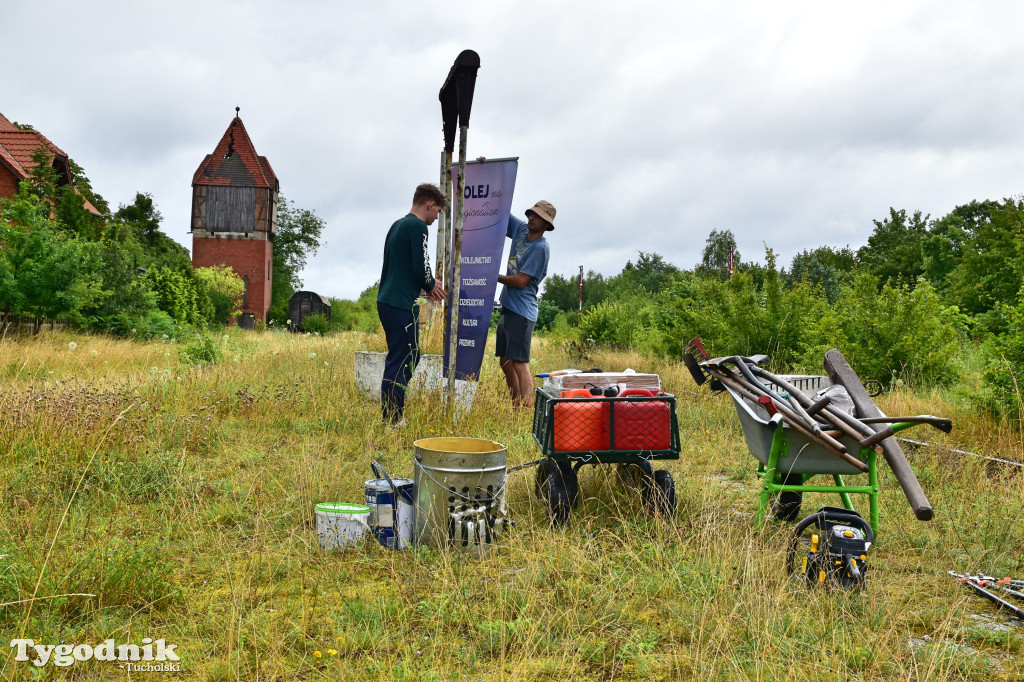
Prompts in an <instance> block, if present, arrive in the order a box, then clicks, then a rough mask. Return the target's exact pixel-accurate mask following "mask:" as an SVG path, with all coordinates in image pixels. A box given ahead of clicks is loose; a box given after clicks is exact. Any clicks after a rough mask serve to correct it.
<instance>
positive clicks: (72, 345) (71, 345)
mask: <svg viewBox="0 0 1024 682" xmlns="http://www.w3.org/2000/svg"><path fill="white" fill-rule="evenodd" d="M76 348H78V344H77V343H75V342H74V341H68V350H74V349H76Z"/></svg>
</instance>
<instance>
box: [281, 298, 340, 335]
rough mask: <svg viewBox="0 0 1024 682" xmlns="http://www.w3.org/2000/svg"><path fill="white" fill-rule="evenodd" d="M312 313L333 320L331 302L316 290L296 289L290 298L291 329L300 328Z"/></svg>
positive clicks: (289, 322) (289, 319)
mask: <svg viewBox="0 0 1024 682" xmlns="http://www.w3.org/2000/svg"><path fill="white" fill-rule="evenodd" d="M310 315H323V316H324V317H326V318H327V321H328V322H330V321H331V302H330V301H329V300H328V299H327V298H326V297H324V296H321V295H320V294H318V293H316V292H315V291H296V292H295V293H294V294H292V297H291V298H290V299H288V325H289V327H288V328H289V329H293V330H295V329H300V328H301V327H302V321H303V320H305V319H306V318H307V317H309V316H310Z"/></svg>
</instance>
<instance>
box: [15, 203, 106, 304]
mask: <svg viewBox="0 0 1024 682" xmlns="http://www.w3.org/2000/svg"><path fill="white" fill-rule="evenodd" d="M48 208H49V206H48V204H46V202H44V201H43V200H42V199H40V198H39V197H37V196H35V195H32V194H29V193H21V194H18V195H16V196H15V197H14V198H12V199H2V200H0V245H2V248H0V308H2V309H4V310H6V311H8V312H19V313H26V314H29V315H37V316H41V317H57V316H59V315H68V316H69V317H71V318H72V319H74V320H76V321H80V320H81V313H80V310H81V308H83V307H85V306H88V305H89V304H90V303H91V302H92V301H93V300H95V298H96V297H97V296H98V295H99V287H100V281H99V278H98V277H97V276H96V275H95V274H94V273H95V271H96V270H97V268H98V264H99V247H98V245H97V244H92V243H87V242H84V241H82V240H80V239H78V238H77V237H75V236H73V235H68V234H67V233H65V232H63V231H62V230H61V229H60V227H59V225H58V224H57V223H55V222H54V221H53V220H51V219H50V218H49V217H48V216H49V210H48Z"/></svg>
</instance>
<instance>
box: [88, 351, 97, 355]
mask: <svg viewBox="0 0 1024 682" xmlns="http://www.w3.org/2000/svg"><path fill="white" fill-rule="evenodd" d="M89 354H90V355H99V353H97V352H96V351H95V350H91V351H89Z"/></svg>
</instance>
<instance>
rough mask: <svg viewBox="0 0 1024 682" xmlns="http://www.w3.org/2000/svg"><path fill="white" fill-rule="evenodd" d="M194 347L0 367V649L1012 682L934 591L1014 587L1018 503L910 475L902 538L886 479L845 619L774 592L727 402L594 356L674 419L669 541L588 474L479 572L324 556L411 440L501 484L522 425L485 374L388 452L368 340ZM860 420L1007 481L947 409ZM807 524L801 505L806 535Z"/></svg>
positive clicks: (1009, 488)
mask: <svg viewBox="0 0 1024 682" xmlns="http://www.w3.org/2000/svg"><path fill="white" fill-rule="evenodd" d="M215 342H216V345H217V346H218V347H219V349H220V351H221V354H222V357H221V360H220V362H219V363H217V364H215V365H212V366H194V365H191V364H189V363H187V362H183V361H182V360H181V358H180V355H181V353H180V351H181V349H182V346H181V345H178V344H174V343H160V342H154V343H149V344H137V343H131V342H127V341H117V340H112V339H109V338H106V337H98V336H85V335H68V334H61V333H53V334H49V335H42V336H40V337H37V338H34V339H23V340H18V341H13V340H10V339H8V340H3V341H0V425H2V428H0V446H2V447H0V452H2V453H3V457H2V459H0V505H2V510H3V511H2V513H0V604H2V605H0V627H2V630H3V632H4V633H5V636H6V640H5V644H6V642H7V641H9V640H12V639H15V638H21V637H28V638H31V639H33V640H35V641H36V642H38V643H47V644H59V643H70V644H76V643H85V644H92V645H95V644H98V643H99V642H102V641H103V640H105V639H111V638H112V639H114V640H116V642H117V643H127V642H133V643H137V644H138V643H141V642H142V640H143V638H153V639H159V638H163V639H165V640H166V641H167V642H168V643H174V644H176V645H177V651H178V653H179V655H180V658H181V662H180V668H181V671H180V672H178V673H163V674H166V675H170V676H176V677H180V678H185V679H211V680H213V679H231V680H235V679H239V680H256V679H260V680H264V679H266V680H269V679H354V680H393V679H394V680H532V679H549V680H613V679H622V680H676V679H691V678H700V679H712V680H719V679H721V680H733V679H756V680H760V679H765V680H769V679H771V680H776V679H787V680H788V679H794V680H795V679H800V680H806V679H864V680H874V679H979V680H980V679H986V680H987V679H1018V678H1024V650H1022V641H1024V639H1022V630H1021V623H1020V622H1019V621H1013V620H1011V619H1008V618H1006V617H1005V616H1002V615H997V614H996V613H995V611H994V608H992V607H991V606H990V605H989V604H988V603H987V602H984V601H982V600H980V599H978V598H976V597H973V596H970V595H969V594H968V593H967V592H966V591H965V590H964V589H963V588H961V587H959V586H958V585H957V584H956V582H955V581H954V580H953V579H951V578H949V577H948V576H946V571H947V570H949V569H953V570H959V571H969V572H986V573H992V574H997V575H1012V576H1014V577H1024V554H1022V547H1024V526H1022V523H1024V513H1022V512H1024V484H1022V477H1021V476H1019V475H1017V476H1014V475H1013V473H1012V472H1010V471H1007V470H1005V469H1003V470H999V469H990V468H987V467H986V466H985V464H984V461H983V460H978V459H972V458H964V457H960V456H957V455H953V454H950V453H949V452H948V451H944V450H942V449H938V448H931V449H928V450H923V451H921V452H917V453H912V454H911V455H910V457H911V461H912V463H913V466H914V468H915V470H916V472H917V474H918V476H919V478H920V480H921V483H922V485H923V487H924V489H925V491H926V493H927V494H928V496H929V498H930V499H931V501H932V503H933V505H934V507H935V509H936V516H935V519H934V520H933V521H931V522H929V523H922V522H919V521H916V520H915V519H914V517H913V515H912V513H911V511H910V509H909V506H908V505H907V503H906V500H905V499H904V497H903V495H902V493H901V491H900V489H899V487H898V485H897V484H896V482H895V480H894V479H893V477H892V476H891V474H890V473H889V472H888V469H887V468H885V467H884V466H883V470H882V471H883V476H882V495H881V530H880V533H879V537H878V539H877V542H876V544H875V546H874V547H873V549H872V551H871V553H870V556H869V563H870V572H869V576H868V589H867V591H866V592H864V593H858V594H854V593H848V592H830V591H826V590H821V589H809V588H807V587H806V586H804V585H803V584H800V583H798V582H796V581H794V580H792V579H791V578H788V577H787V576H786V575H785V574H784V571H783V565H784V563H785V561H784V557H785V549H784V548H785V544H786V539H787V536H788V533H789V532H790V531H789V529H788V527H787V526H785V525H783V524H779V523H776V522H771V523H769V524H768V525H767V526H766V527H765V528H764V529H763V530H760V531H759V530H757V529H756V528H755V526H754V523H753V512H754V508H755V503H756V498H757V491H758V479H757V478H756V477H755V475H754V470H755V463H754V460H753V458H752V457H751V456H750V455H749V454H748V453H747V451H746V447H745V445H744V442H743V437H742V433H741V431H740V428H739V423H738V420H737V418H736V415H735V411H734V410H733V408H732V406H731V404H729V403H728V401H727V399H726V398H725V397H723V396H713V395H711V394H709V393H707V392H705V391H703V390H702V391H699V392H698V391H697V390H696V387H695V385H694V384H693V382H692V380H691V379H690V378H689V375H688V374H687V373H686V371H685V369H684V368H683V366H682V364H681V363H678V362H674V361H673V362H666V361H664V360H652V359H645V358H643V357H640V356H636V355H624V354H600V355H597V356H595V357H592V358H591V359H590V360H589V361H586V364H587V366H594V365H597V366H601V367H603V368H605V369H609V370H621V369H624V368H625V367H627V366H628V367H632V368H634V369H636V370H637V371H655V372H658V373H660V374H661V376H662V381H663V385H664V387H665V388H666V390H668V391H670V392H673V393H675V394H676V395H677V396H678V397H679V419H680V429H681V433H682V455H681V457H680V459H679V460H678V461H670V462H667V463H666V464H667V468H668V469H669V470H670V471H671V473H672V475H673V477H674V479H675V481H676V486H677V496H678V500H679V504H678V511H677V514H676V518H675V520H674V522H673V523H667V522H665V521H663V520H658V519H656V518H653V517H651V516H650V515H649V514H648V513H647V512H646V511H645V510H644V508H643V506H642V505H641V503H640V502H639V499H638V498H639V496H638V494H637V493H636V491H630V490H623V489H622V488H621V487H620V486H619V485H618V484H617V483H616V481H615V476H614V470H613V468H612V467H597V468H595V467H586V468H584V469H583V470H582V471H581V488H582V490H581V496H582V501H581V503H580V506H579V508H578V509H577V510H576V511H575V512H574V514H573V520H572V522H571V523H570V525H569V526H568V527H566V528H564V529H558V530H552V529H551V528H549V527H548V524H547V522H546V519H545V515H544V512H543V508H542V507H541V505H540V504H539V502H538V501H537V500H536V498H534V497H533V494H532V487H533V477H534V473H533V469H527V470H521V471H517V472H513V473H511V474H509V484H508V506H509V513H510V516H511V517H512V518H513V519H514V520H515V521H516V523H517V526H516V528H515V529H514V530H513V531H512V532H511V533H510V534H509V535H508V536H506V537H505V538H504V539H503V540H502V543H501V547H500V551H499V552H498V553H497V554H496V555H495V556H493V557H491V558H488V559H486V560H482V561H474V560H469V559H463V558H460V557H458V556H451V555H448V554H446V553H440V552H436V551H431V550H427V549H423V548H420V549H416V550H412V551H407V552H394V551H388V550H385V549H383V548H381V547H379V546H378V545H376V544H373V543H367V544H366V545H365V546H363V547H362V548H360V549H357V550H351V551H347V552H344V553H340V552H335V553H327V552H324V551H322V550H321V549H320V548H319V546H318V545H317V540H316V534H315V529H314V505H315V504H316V503H318V502H323V501H333V500H341V501H353V502H355V501H360V500H361V498H362V494H363V482H364V481H365V480H366V479H367V478H370V477H371V473H370V468H369V463H370V461H371V460H374V459H377V460H379V461H380V462H382V464H383V465H384V466H385V468H386V469H388V470H389V471H390V472H392V473H393V474H395V475H399V476H411V475H412V443H413V441H414V440H416V439H418V438H422V437H428V436H444V435H459V436H474V437H482V438H490V439H494V440H496V441H499V442H500V443H503V444H505V445H507V447H508V459H509V463H510V464H516V463H520V462H527V461H530V460H533V459H535V458H536V457H538V449H537V447H536V445H535V444H534V442H533V439H532V436H531V435H530V428H531V418H532V415H531V414H529V413H525V412H523V411H518V410H515V409H513V408H512V407H511V405H510V403H509V400H508V397H507V395H506V394H505V392H504V384H503V381H502V379H501V377H500V372H499V370H498V368H497V366H496V364H495V363H494V361H493V358H488V360H487V361H486V362H485V366H484V371H483V374H484V376H483V381H482V384H481V386H480V391H479V394H478V396H477V401H476V405H475V407H474V408H473V410H472V412H471V414H470V415H469V416H468V417H465V418H463V419H462V420H460V421H457V422H454V423H453V422H452V420H451V419H450V418H448V417H446V416H445V414H444V411H443V410H442V409H441V406H440V402H439V400H438V398H437V397H435V396H422V395H421V396H414V397H412V398H411V399H410V403H409V408H408V410H407V417H408V421H409V425H408V427H407V428H406V429H404V430H390V429H385V428H383V427H382V426H381V424H380V422H379V411H378V410H379V406H378V405H377V404H376V403H375V402H373V401H371V400H369V399H367V398H366V397H364V396H363V395H362V394H361V392H360V391H359V390H358V388H357V387H356V385H355V382H354V380H353V371H352V367H353V358H354V353H355V351H357V350H360V349H363V348H367V347H369V346H373V345H374V344H375V343H379V340H375V339H367V338H365V337H361V336H359V335H356V334H343V335H339V336H331V337H326V338H320V337H308V336H293V335H288V334H284V333H269V332H268V333H263V334H258V333H244V332H239V331H237V330H229V331H227V332H224V333H223V335H218V336H217V337H216V338H215ZM534 356H535V370H536V371H542V370H545V369H556V368H560V367H564V366H571V363H570V361H569V360H568V359H567V358H566V357H565V356H564V355H563V354H562V351H561V349H560V348H559V347H558V346H557V344H555V343H547V342H545V341H544V340H543V339H539V340H535V352H534ZM878 401H879V404H880V405H881V406H882V409H883V410H885V411H887V412H888V413H890V414H893V413H932V414H938V415H941V416H948V417H951V418H953V420H954V423H955V425H956V426H955V428H954V431H953V433H952V434H951V435H950V436H945V435H943V434H941V433H939V432H937V431H934V430H930V429H928V427H918V428H916V429H913V430H911V431H908V432H905V434H903V435H906V436H907V437H910V438H915V439H918V440H929V441H934V442H936V443H945V444H948V445H953V446H955V447H960V448H963V449H967V450H971V451H974V452H984V453H990V454H1002V455H1004V456H1006V455H1008V456H1014V457H1020V456H1021V445H1020V438H1019V433H1018V432H1017V431H1016V430H1015V428H1014V427H1015V425H1013V424H999V423H996V422H993V421H991V420H987V419H985V418H982V417H980V416H977V415H973V414H970V413H969V411H968V410H967V409H966V408H964V407H962V406H960V405H958V404H957V403H955V402H952V401H950V400H949V399H948V398H947V397H946V395H945V394H943V393H938V392H933V393H930V394H924V395H922V394H917V393H913V392H911V391H908V390H897V391H896V392H894V393H891V394H889V395H886V396H884V397H883V398H879V399H878ZM826 503H828V504H834V503H835V500H834V499H832V498H825V497H819V498H818V499H815V498H814V497H808V498H805V504H804V510H805V513H810V512H812V511H814V510H815V509H817V508H818V506H820V505H822V504H826ZM864 508H866V504H865V505H864ZM865 515H866V511H865ZM4 649H5V650H6V653H4V654H3V655H2V656H0V670H2V675H0V677H2V678H3V679H15V678H17V679H36V678H37V677H42V678H47V677H52V678H60V679H63V678H68V679H120V678H123V677H125V676H126V675H127V673H126V672H125V671H124V670H122V669H120V668H118V667H117V664H116V663H113V662H104V661H90V662H80V663H76V664H74V665H73V666H69V667H56V666H54V664H53V663H52V662H51V663H49V664H47V665H46V666H45V667H42V668H38V669H37V668H36V667H35V666H33V665H32V664H31V663H17V662H15V661H14V649H11V648H7V647H6V646H5V647H4ZM143 674H148V675H159V674H161V673H135V675H137V676H141V675H143Z"/></svg>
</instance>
